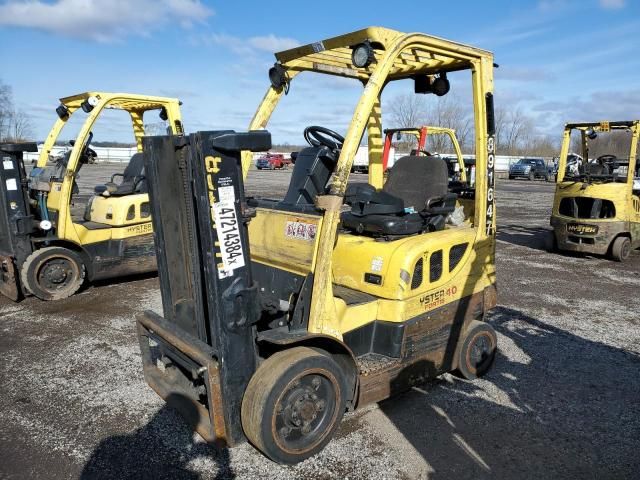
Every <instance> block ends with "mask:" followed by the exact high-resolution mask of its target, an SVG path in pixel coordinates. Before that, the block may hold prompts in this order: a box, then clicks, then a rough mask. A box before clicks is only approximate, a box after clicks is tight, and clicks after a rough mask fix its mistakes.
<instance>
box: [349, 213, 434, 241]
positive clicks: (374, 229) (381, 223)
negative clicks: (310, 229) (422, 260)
mask: <svg viewBox="0 0 640 480" xmlns="http://www.w3.org/2000/svg"><path fill="white" fill-rule="evenodd" d="M340 221H341V223H342V226H343V228H346V229H348V230H352V231H354V232H357V233H360V234H368V235H372V236H374V237H377V236H403V235H415V234H416V233H421V232H434V231H436V230H442V229H443V228H444V223H445V217H444V216H443V215H432V216H428V217H424V216H422V215H420V214H419V213H407V214H404V215H367V216H364V217H363V216H359V215H354V214H353V212H344V213H342V215H341V216H340Z"/></svg>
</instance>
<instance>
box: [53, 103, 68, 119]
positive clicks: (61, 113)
mask: <svg viewBox="0 0 640 480" xmlns="http://www.w3.org/2000/svg"><path fill="white" fill-rule="evenodd" d="M56 113H57V114H58V117H59V118H60V120H66V119H67V118H69V109H68V108H67V107H66V106H65V105H62V104H60V105H58V106H57V107H56Z"/></svg>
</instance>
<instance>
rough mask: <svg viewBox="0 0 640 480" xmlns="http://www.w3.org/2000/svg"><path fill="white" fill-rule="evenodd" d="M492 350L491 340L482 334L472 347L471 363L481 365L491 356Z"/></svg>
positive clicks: (475, 365)
mask: <svg viewBox="0 0 640 480" xmlns="http://www.w3.org/2000/svg"><path fill="white" fill-rule="evenodd" d="M490 350H491V342H490V341H489V339H488V338H487V337H486V336H484V335H482V336H480V337H478V338H476V340H475V341H474V342H473V346H472V347H471V355H470V357H471V363H472V365H473V366H474V367H477V366H478V365H480V364H481V363H482V362H483V361H485V360H486V359H487V358H488V357H489V352H490Z"/></svg>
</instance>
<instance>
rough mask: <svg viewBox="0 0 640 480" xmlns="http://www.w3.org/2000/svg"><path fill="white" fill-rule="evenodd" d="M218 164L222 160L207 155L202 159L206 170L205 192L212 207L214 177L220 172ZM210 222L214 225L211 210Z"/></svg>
mask: <svg viewBox="0 0 640 480" xmlns="http://www.w3.org/2000/svg"><path fill="white" fill-rule="evenodd" d="M220 162H222V159H221V158H220V157H212V156H211V155H208V156H206V157H205V159H204V166H205V169H206V170H207V190H208V191H209V205H213V204H214V203H216V183H215V175H216V173H218V172H220V167H219V166H218V165H220ZM211 220H212V221H213V223H214V224H215V221H216V219H215V217H214V215H213V210H212V211H211Z"/></svg>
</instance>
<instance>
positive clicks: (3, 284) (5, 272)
mask: <svg viewBox="0 0 640 480" xmlns="http://www.w3.org/2000/svg"><path fill="white" fill-rule="evenodd" d="M0 293H2V294H3V295H5V296H6V297H8V298H10V299H11V300H13V301H14V302H16V301H17V300H18V298H19V297H20V290H19V289H18V279H17V275H16V266H15V264H14V263H13V258H12V257H10V256H4V255H0Z"/></svg>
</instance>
